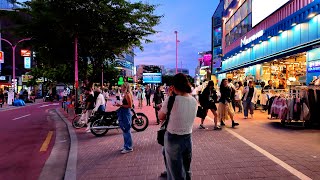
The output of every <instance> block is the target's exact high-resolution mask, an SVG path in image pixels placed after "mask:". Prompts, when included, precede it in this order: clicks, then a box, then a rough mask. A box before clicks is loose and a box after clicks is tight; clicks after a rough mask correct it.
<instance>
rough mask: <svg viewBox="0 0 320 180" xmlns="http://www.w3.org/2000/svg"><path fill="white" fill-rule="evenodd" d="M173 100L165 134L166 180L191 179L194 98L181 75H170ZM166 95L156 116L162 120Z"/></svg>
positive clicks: (194, 114) (195, 105)
mask: <svg viewBox="0 0 320 180" xmlns="http://www.w3.org/2000/svg"><path fill="white" fill-rule="evenodd" d="M173 93H174V94H175V95H176V96H175V100H174V102H173V106H172V110H171V113H169V115H170V117H169V122H168V126H167V131H166V134H165V137H164V151H165V160H166V166H167V167H166V168H167V177H168V179H190V178H191V177H190V174H191V173H190V165H191V157H192V141H191V133H192V126H193V123H194V120H195V118H196V113H197V107H198V103H197V101H196V100H195V99H194V98H193V97H192V96H191V95H190V93H191V86H190V83H189V81H188V79H187V77H186V76H185V75H184V74H181V73H179V74H177V75H175V76H174V78H173ZM168 101H169V98H167V99H166V100H165V101H164V102H163V106H162V108H161V110H160V112H159V118H160V119H161V120H164V119H165V118H166V114H167V113H168Z"/></svg>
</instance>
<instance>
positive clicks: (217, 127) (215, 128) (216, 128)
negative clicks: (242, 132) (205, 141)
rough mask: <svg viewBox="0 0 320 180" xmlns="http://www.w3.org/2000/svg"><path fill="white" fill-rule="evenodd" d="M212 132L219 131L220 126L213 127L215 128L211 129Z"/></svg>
mask: <svg viewBox="0 0 320 180" xmlns="http://www.w3.org/2000/svg"><path fill="white" fill-rule="evenodd" d="M213 130H221V127H220V126H215V127H214V128H213Z"/></svg>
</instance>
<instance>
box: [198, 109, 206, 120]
mask: <svg viewBox="0 0 320 180" xmlns="http://www.w3.org/2000/svg"><path fill="white" fill-rule="evenodd" d="M197 117H198V118H205V117H206V114H205V110H204V109H203V107H201V106H198V110H197Z"/></svg>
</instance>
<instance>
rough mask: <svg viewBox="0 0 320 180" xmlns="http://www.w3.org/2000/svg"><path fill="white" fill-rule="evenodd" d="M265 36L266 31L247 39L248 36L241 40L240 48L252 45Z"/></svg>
mask: <svg viewBox="0 0 320 180" xmlns="http://www.w3.org/2000/svg"><path fill="white" fill-rule="evenodd" d="M263 34H264V31H263V30H261V31H259V32H257V33H256V34H254V35H253V36H251V37H249V38H248V39H247V36H245V37H244V38H243V39H241V42H240V47H242V46H243V45H244V46H245V45H247V44H249V43H251V42H252V41H254V40H256V39H258V38H259V37H261V36H263Z"/></svg>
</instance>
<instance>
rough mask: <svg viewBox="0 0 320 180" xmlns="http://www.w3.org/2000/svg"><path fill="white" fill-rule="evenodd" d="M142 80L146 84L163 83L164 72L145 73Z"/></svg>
mask: <svg viewBox="0 0 320 180" xmlns="http://www.w3.org/2000/svg"><path fill="white" fill-rule="evenodd" d="M142 80H143V83H146V84H159V83H162V73H143V74H142Z"/></svg>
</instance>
